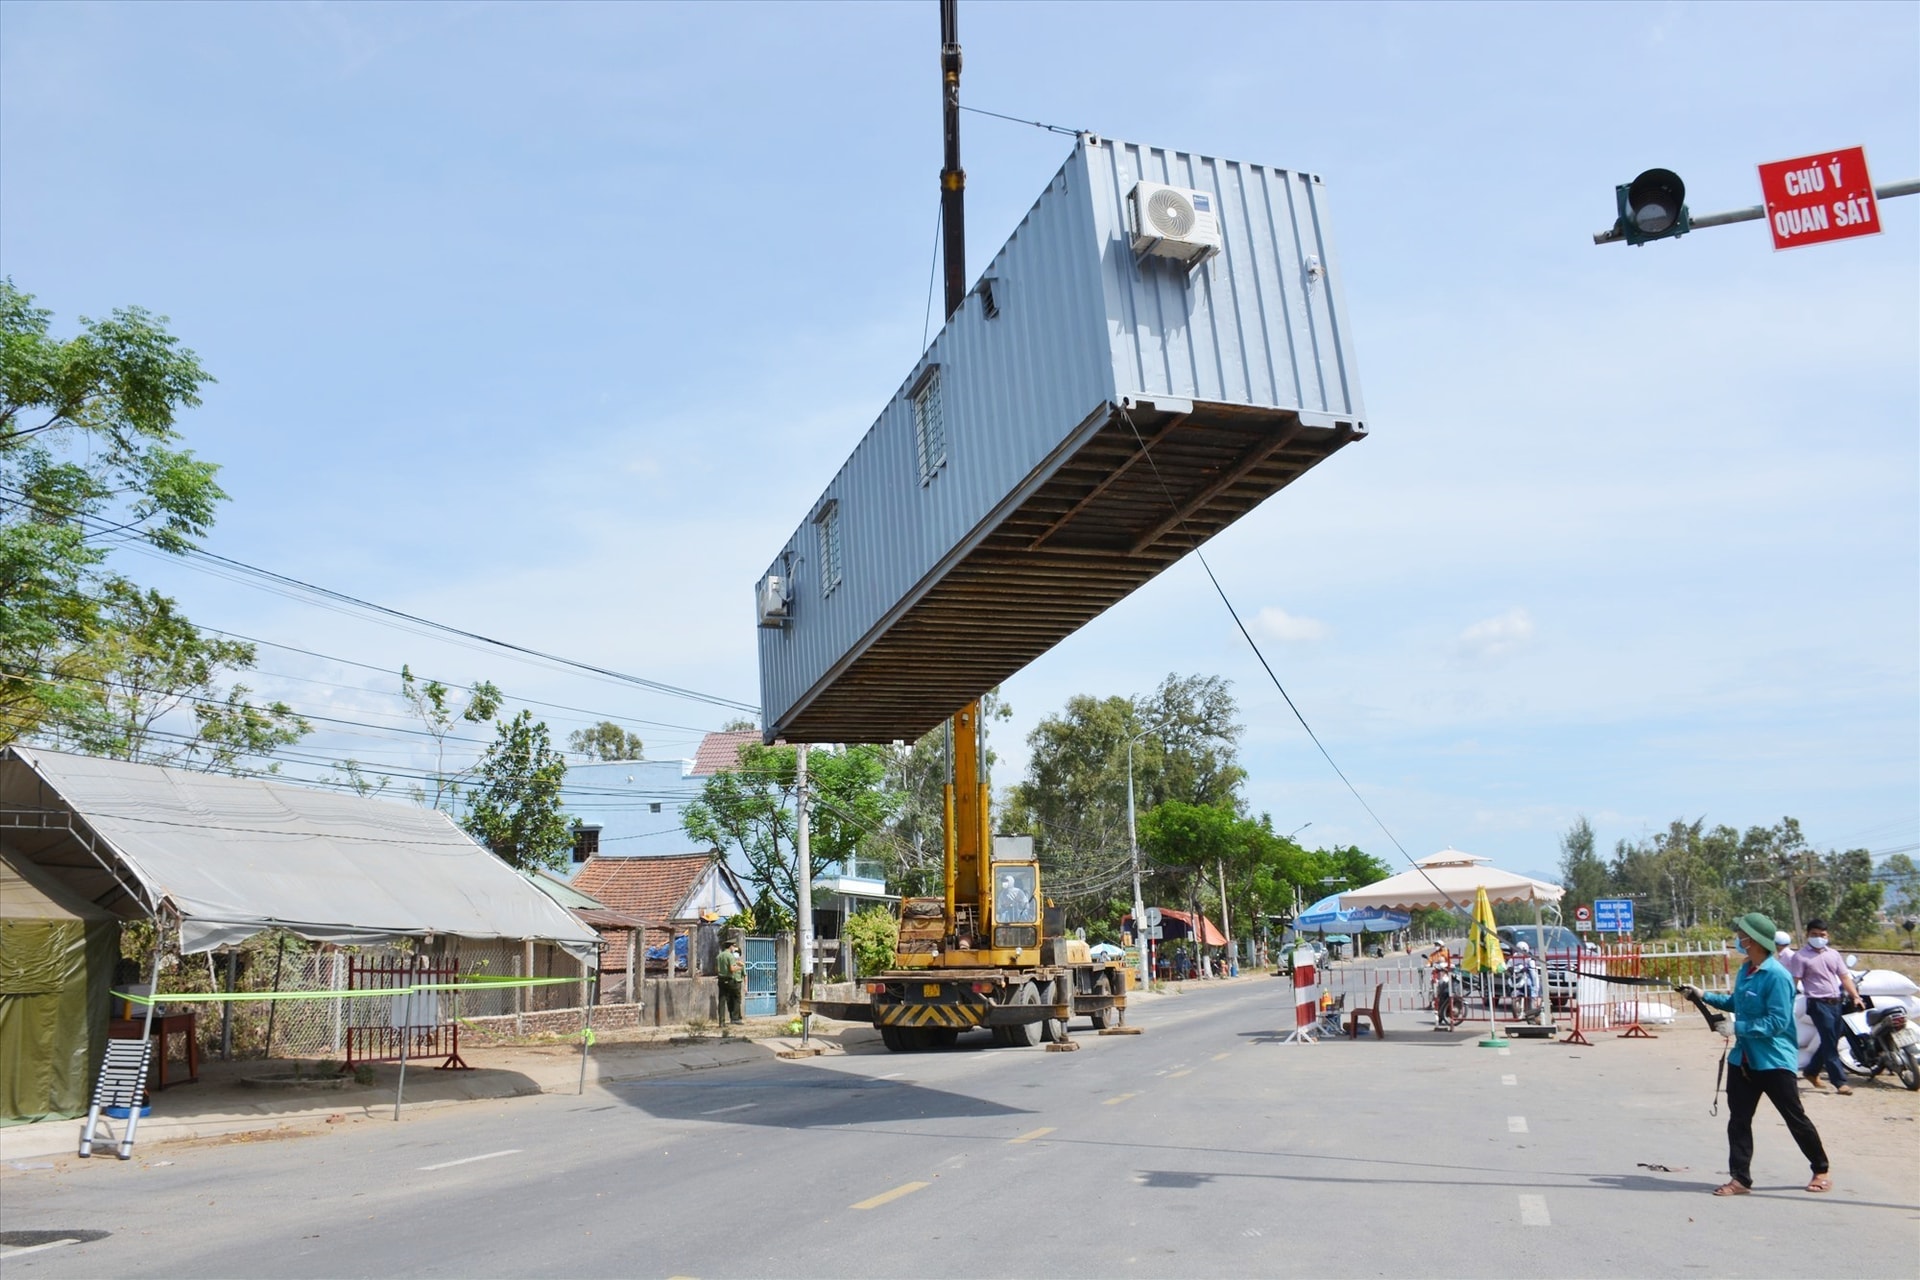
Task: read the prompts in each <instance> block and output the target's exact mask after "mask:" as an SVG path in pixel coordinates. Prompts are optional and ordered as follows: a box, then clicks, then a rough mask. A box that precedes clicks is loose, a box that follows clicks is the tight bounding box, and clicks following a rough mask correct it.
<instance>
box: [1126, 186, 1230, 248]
mask: <svg viewBox="0 0 1920 1280" xmlns="http://www.w3.org/2000/svg"><path fill="white" fill-rule="evenodd" d="M1128 203H1129V205H1131V206H1132V209H1133V251H1134V253H1135V254H1136V255H1138V256H1141V257H1147V256H1152V257H1158V258H1173V259H1176V260H1178V261H1180V262H1184V263H1186V264H1187V266H1188V267H1196V266H1198V265H1200V264H1201V263H1202V262H1205V261H1206V260H1207V259H1208V258H1211V257H1212V256H1213V255H1214V254H1216V253H1218V252H1220V247H1221V243H1220V216H1219V212H1218V209H1217V207H1216V202H1215V200H1214V196H1213V193H1212V192H1211V191H1193V190H1190V189H1189V188H1186V187H1169V186H1167V185H1165V184H1164V183H1159V182H1141V183H1136V184H1135V185H1134V188H1133V194H1132V195H1131V196H1129V197H1128Z"/></svg>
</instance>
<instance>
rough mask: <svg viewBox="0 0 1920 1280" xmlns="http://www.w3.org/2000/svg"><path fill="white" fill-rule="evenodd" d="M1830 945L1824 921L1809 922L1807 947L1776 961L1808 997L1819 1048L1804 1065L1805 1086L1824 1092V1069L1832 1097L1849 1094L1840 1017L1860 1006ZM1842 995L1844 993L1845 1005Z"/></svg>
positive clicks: (1849, 977)
mask: <svg viewBox="0 0 1920 1280" xmlns="http://www.w3.org/2000/svg"><path fill="white" fill-rule="evenodd" d="M1830 941H1831V940H1830V939H1829V938H1828V937H1827V924H1826V921H1824V920H1809V921H1807V945H1806V946H1804V947H1801V948H1800V949H1799V950H1797V951H1782V952H1780V953H1779V954H1778V956H1776V959H1778V960H1779V961H1780V964H1781V967H1782V968H1784V969H1785V970H1786V971H1787V972H1788V973H1790V974H1792V975H1793V976H1794V977H1796V978H1798V979H1800V990H1801V991H1802V992H1804V993H1805V994H1806V997H1807V1021H1809V1022H1811V1023H1813V1029H1814V1030H1815V1031H1817V1032H1818V1033H1819V1034H1820V1047H1819V1048H1818V1049H1815V1050H1814V1053H1813V1060H1812V1061H1811V1062H1809V1063H1807V1068H1806V1071H1805V1072H1804V1073H1803V1074H1804V1075H1805V1076H1806V1077H1807V1083H1808V1084H1810V1085H1812V1086H1813V1087H1814V1088H1816V1089H1825V1088H1826V1085H1824V1084H1822V1083H1821V1082H1820V1069H1821V1068H1822V1067H1825V1068H1826V1072H1827V1076H1828V1078H1830V1079H1831V1080H1832V1081H1833V1091H1834V1092H1835V1093H1852V1092H1853V1090H1852V1089H1851V1088H1850V1087H1849V1086H1848V1085H1847V1076H1846V1072H1845V1071H1844V1070H1843V1069H1842V1068H1841V1066H1840V1047H1839V1046H1840V1015H1841V1014H1842V1013H1844V1012H1845V1011H1846V1010H1847V1008H1849V1007H1851V1006H1857V1005H1858V1004H1859V1003H1860V989H1859V988H1858V987H1856V986H1854V985H1853V975H1852V974H1850V973H1848V972H1847V962H1846V961H1845V960H1843V959H1841V958H1840V953H1839V952H1837V951H1835V950H1833V949H1832V948H1831V947H1830V946H1829V945H1828V944H1829V942H1830ZM1842 992H1845V993H1846V999H1845V1001H1844V1002H1843V1001H1842V999H1841V993H1842Z"/></svg>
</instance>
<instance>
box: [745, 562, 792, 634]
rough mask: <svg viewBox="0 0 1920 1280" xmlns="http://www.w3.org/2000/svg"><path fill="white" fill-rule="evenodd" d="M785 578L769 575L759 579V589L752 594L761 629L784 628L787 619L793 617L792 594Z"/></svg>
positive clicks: (773, 574) (778, 575)
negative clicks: (758, 613) (757, 608)
mask: <svg viewBox="0 0 1920 1280" xmlns="http://www.w3.org/2000/svg"><path fill="white" fill-rule="evenodd" d="M790 588H791V584H790V583H789V582H788V581H787V579H786V578H784V577H782V576H781V575H780V574H777V573H770V574H768V575H767V576H766V577H764V578H762V579H760V587H759V589H758V590H757V591H755V592H754V595H755V597H756V602H757V603H758V604H759V606H760V625H761V626H763V627H784V626H786V625H787V619H789V618H791V617H792V616H793V603H792V600H793V592H792V590H791V589H790Z"/></svg>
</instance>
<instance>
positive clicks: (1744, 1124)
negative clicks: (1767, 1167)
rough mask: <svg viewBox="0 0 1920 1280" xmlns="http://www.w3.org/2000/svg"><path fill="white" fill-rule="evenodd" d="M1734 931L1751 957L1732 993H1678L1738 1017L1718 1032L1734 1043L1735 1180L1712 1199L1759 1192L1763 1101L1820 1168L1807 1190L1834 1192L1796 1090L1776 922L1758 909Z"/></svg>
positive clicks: (1730, 1106) (1788, 985)
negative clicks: (1757, 1145) (1756, 1176)
mask: <svg viewBox="0 0 1920 1280" xmlns="http://www.w3.org/2000/svg"><path fill="white" fill-rule="evenodd" d="M1733 927H1734V928H1735V929H1736V930H1737V931H1738V933H1737V934H1736V936H1735V938H1734V941H1735V942H1737V943H1739V944H1740V949H1741V951H1743V952H1744V953H1745V954H1746V957H1747V962H1746V963H1745V964H1743V965H1741V966H1740V971H1739V972H1738V973H1737V974H1735V975H1734V978H1733V994H1731V995H1721V994H1719V993H1717V992H1702V991H1698V990H1696V989H1695V988H1693V987H1688V986H1682V987H1680V988H1679V990H1680V992H1681V993H1682V994H1683V995H1686V996H1687V997H1688V998H1689V999H1691V998H1693V997H1695V996H1697V997H1699V998H1700V999H1701V1000H1702V1001H1704V1002H1705V1003H1706V1004H1707V1005H1709V1006H1711V1007H1712V1008H1715V1009H1723V1010H1726V1011H1727V1012H1729V1013H1731V1014H1732V1015H1733V1016H1732V1018H1731V1019H1730V1020H1724V1019H1723V1020H1722V1021H1721V1023H1720V1024H1719V1025H1718V1027H1717V1028H1716V1029H1717V1030H1719V1032H1720V1034H1721V1035H1729V1034H1730V1035H1731V1036H1732V1038H1733V1048H1732V1050H1731V1051H1730V1052H1729V1053H1728V1054H1727V1067H1728V1071H1727V1173H1728V1174H1729V1175H1731V1176H1730V1177H1729V1178H1728V1180H1727V1181H1726V1182H1725V1183H1724V1184H1723V1185H1721V1186H1718V1187H1715V1188H1714V1190H1713V1194H1715V1195H1716V1196H1744V1195H1751V1194H1752V1193H1753V1113H1754V1112H1755V1111H1756V1110H1757V1109H1758V1108H1759V1106H1760V1099H1761V1097H1762V1096H1765V1097H1766V1098H1767V1099H1768V1100H1770V1101H1771V1102H1772V1103H1773V1109H1774V1110H1775V1111H1778V1112H1779V1113H1780V1118H1781V1119H1782V1120H1784V1121H1786V1122H1787V1132H1788V1133H1791V1134H1792V1135H1793V1140H1794V1142H1796V1143H1797V1144H1799V1147H1800V1154H1801V1155H1804V1156H1805V1157H1806V1158H1807V1164H1808V1165H1809V1166H1810V1167H1811V1168H1812V1170H1813V1176H1812V1178H1811V1179H1809V1180H1808V1182H1807V1190H1809V1191H1831V1190H1832V1189H1833V1180H1832V1178H1830V1177H1829V1176H1828V1172H1827V1169H1828V1166H1827V1151H1826V1148H1825V1147H1823V1146H1822V1145H1821V1143H1820V1133H1819V1131H1818V1130H1817V1129H1815V1128H1814V1127H1813V1121H1811V1120H1809V1119H1807V1113H1806V1111H1805V1110H1803V1109H1802V1108H1801V1106H1800V1091H1799V1090H1798V1089H1796V1088H1794V1079H1793V1068H1794V1065H1795V1064H1796V1063H1798V1062H1799V1061H1800V1038H1799V1035H1798V1033H1797V1032H1796V1030H1795V1028H1794V1020H1793V979H1792V978H1790V977H1788V976H1787V971H1786V970H1785V969H1783V968H1781V967H1780V962H1779V961H1777V960H1775V959H1774V955H1773V951H1774V944H1773V933H1774V924H1773V921H1772V920H1771V919H1769V918H1768V917H1766V916H1764V915H1762V914H1761V913H1760V912H1758V911H1753V912H1749V913H1748V914H1746V915H1744V916H1741V917H1739V918H1738V919H1736V920H1735V921H1734V922H1733ZM1729 1021H1730V1022H1731V1025H1728V1022H1729Z"/></svg>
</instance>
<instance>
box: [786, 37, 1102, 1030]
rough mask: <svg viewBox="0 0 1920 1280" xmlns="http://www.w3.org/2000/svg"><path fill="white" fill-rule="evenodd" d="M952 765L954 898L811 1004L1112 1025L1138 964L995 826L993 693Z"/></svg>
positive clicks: (950, 243)
mask: <svg viewBox="0 0 1920 1280" xmlns="http://www.w3.org/2000/svg"><path fill="white" fill-rule="evenodd" d="M956 6H957V0H941V4H940V73H941V82H942V87H943V92H944V98H945V102H944V121H945V133H946V163H945V167H944V168H943V169H942V170H941V172H940V207H941V227H942V255H943V259H944V265H945V279H946V311H947V315H948V317H949V318H951V317H952V315H953V313H954V312H955V311H957V310H958V309H959V307H960V305H961V303H962V302H963V301H964V300H965V298H966V296H967V271H966V239H965V222H964V219H963V212H964V211H963V207H962V206H963V197H964V194H965V190H966V173H965V171H964V170H962V169H961V168H960V43H959V34H958V18H957V15H956V13H955V9H956ZM948 736H949V740H950V742H951V744H952V750H951V752H950V753H949V754H950V757H951V760H952V770H953V772H952V776H951V778H950V780H949V781H948V783H947V786H946V792H945V813H944V825H945V830H944V844H945V853H946V858H945V879H944V884H943V893H942V895H941V896H940V897H937V898H934V897H926V898H906V899H904V900H903V901H902V902H901V904H900V942H899V947H898V950H897V953H896V954H895V957H894V968H893V969H891V970H889V971H888V972H886V973H882V974H879V975H877V976H875V977H874V978H872V979H870V980H869V981H868V982H867V984H866V988H867V990H866V994H867V996H868V997H869V999H868V1001H867V1002H865V1003H857V1002H856V1003H851V1004H849V1003H843V1002H828V1001H807V1002H806V1004H805V1005H804V1006H803V1007H804V1009H805V1010H806V1011H807V1012H819V1013H823V1014H826V1015H828V1016H835V1017H842V1018H848V1017H852V1018H859V1017H870V1018H871V1019H872V1022H873V1025H874V1026H876V1027H878V1028H879V1029H880V1035H881V1038H882V1039H883V1040H884V1041H885V1042H886V1046H887V1048H889V1049H892V1050H894V1051H896V1052H900V1051H907V1050H915V1049H927V1048H933V1047H935V1046H944V1045H950V1044H952V1043H953V1042H954V1041H955V1040H956V1039H958V1038H959V1035H960V1033H961V1032H962V1031H966V1030H969V1029H971V1028H974V1027H987V1028H989V1029H990V1030H991V1031H992V1033H993V1038H994V1043H996V1044H1002V1045H1034V1044H1038V1043H1040V1042H1041V1041H1042V1040H1046V1041H1048V1042H1050V1043H1059V1044H1070V1043H1071V1042H1070V1041H1068V1039H1067V1023H1068V1021H1069V1020H1070V1019H1071V1018H1073V1017H1074V1016H1075V1015H1085V1016H1087V1017H1088V1018H1090V1019H1091V1020H1092V1022H1093V1025H1094V1026H1095V1027H1097V1028H1099V1029H1101V1030H1103V1031H1104V1030H1111V1029H1116V1028H1119V1027H1120V1026H1121V1024H1122V1023H1123V1021H1124V1020H1125V1017H1126V1007H1127V997H1126V990H1127V972H1128V971H1127V968H1126V966H1125V965H1123V964H1119V963H1102V962H1097V961H1095V960H1093V959H1092V956H1091V954H1090V953H1089V951H1088V948H1087V944H1086V943H1084V942H1081V941H1079V940H1078V939H1073V938H1064V937H1060V936H1057V935H1058V933H1059V913H1058V912H1057V911H1056V910H1054V909H1053V908H1051V907H1049V906H1047V905H1045V903H1046V899H1045V898H1044V896H1043V892H1042V886H1041V883H1040V864H1039V863H1038V862H1036V861H1035V860H1034V857H1033V840H1032V838H1031V837H1027V836H1015V837H1008V836H1002V837H999V838H998V839H996V838H994V837H993V836H992V834H991V833H992V829H993V826H992V819H991V810H990V800H991V797H990V795H989V785H988V783H987V781H986V776H985V771H984V769H983V767H982V765H983V751H982V734H981V725H980V703H979V702H978V701H977V700H976V701H973V702H969V703H968V704H967V705H966V706H964V707H962V708H960V710H959V711H957V712H955V713H954V716H953V718H952V719H951V720H950V721H949V722H948Z"/></svg>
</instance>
